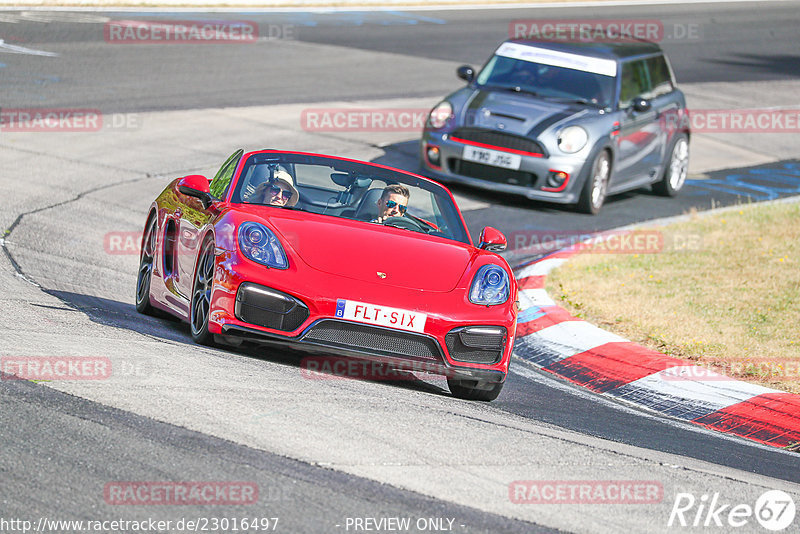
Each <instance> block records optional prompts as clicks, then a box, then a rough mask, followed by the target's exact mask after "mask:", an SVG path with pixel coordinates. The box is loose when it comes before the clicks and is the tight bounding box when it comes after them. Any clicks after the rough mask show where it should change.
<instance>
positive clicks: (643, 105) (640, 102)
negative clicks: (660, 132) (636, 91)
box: [633, 98, 653, 113]
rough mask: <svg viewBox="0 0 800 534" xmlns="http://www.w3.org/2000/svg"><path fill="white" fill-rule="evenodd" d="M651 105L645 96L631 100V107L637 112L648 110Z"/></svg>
mask: <svg viewBox="0 0 800 534" xmlns="http://www.w3.org/2000/svg"><path fill="white" fill-rule="evenodd" d="M652 107H653V105H652V104H651V103H650V101H649V100H647V99H646V98H636V99H634V101H633V109H634V111H637V112H639V113H642V112H644V111H650V108H652Z"/></svg>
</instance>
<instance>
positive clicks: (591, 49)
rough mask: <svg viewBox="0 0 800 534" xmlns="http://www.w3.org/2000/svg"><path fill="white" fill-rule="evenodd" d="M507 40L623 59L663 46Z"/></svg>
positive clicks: (655, 51) (640, 43) (651, 51)
mask: <svg viewBox="0 0 800 534" xmlns="http://www.w3.org/2000/svg"><path fill="white" fill-rule="evenodd" d="M507 42H511V43H518V44H522V45H529V46H535V47H536V48H544V49H547V50H555V51H557V52H567V53H570V54H579V55H582V56H588V57H595V58H599V59H614V60H621V59H625V58H629V57H633V56H642V55H649V54H654V53H657V52H661V47H660V46H658V45H657V44H656V43H651V42H649V41H634V42H620V43H598V42H586V43H579V42H569V43H566V42H555V41H537V40H532V39H509V40H508V41H507Z"/></svg>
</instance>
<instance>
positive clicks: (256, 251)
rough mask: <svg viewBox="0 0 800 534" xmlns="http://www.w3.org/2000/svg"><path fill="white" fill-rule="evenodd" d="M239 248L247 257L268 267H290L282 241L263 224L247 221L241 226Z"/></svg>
mask: <svg viewBox="0 0 800 534" xmlns="http://www.w3.org/2000/svg"><path fill="white" fill-rule="evenodd" d="M239 250H241V251H242V254H244V255H245V256H246V257H248V258H250V259H251V260H253V261H255V262H257V263H260V264H262V265H266V266H267V267H272V268H274V269H288V268H289V261H288V260H287V259H286V252H284V250H283V246H281V242H280V241H278V238H277V237H275V234H274V233H272V231H271V230H270V229H269V228H267V227H266V226H264V225H263V224H259V223H256V222H246V223H244V224H242V225H241V226H240V227H239Z"/></svg>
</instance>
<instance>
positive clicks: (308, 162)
mask: <svg viewBox="0 0 800 534" xmlns="http://www.w3.org/2000/svg"><path fill="white" fill-rule="evenodd" d="M398 186H400V187H398ZM387 188H388V189H387ZM393 191H403V193H402V194H400V195H399V196H398V195H397V194H396V193H393ZM405 192H408V196H407V197H405V196H404V194H405ZM231 201H232V202H235V203H246V204H261V205H265V206H274V207H282V208H290V209H294V210H301V211H307V212H312V213H318V214H323V215H329V216H332V217H341V218H346V219H355V220H361V221H365V222H368V223H369V222H371V223H376V222H380V223H385V224H387V225H390V226H397V227H400V228H405V229H408V230H414V231H418V232H423V233H426V234H429V235H435V236H439V237H444V238H447V239H452V240H455V241H460V242H462V243H469V237H468V234H467V230H466V228H465V227H464V223H463V220H462V218H461V215H460V213H459V211H458V208H457V207H456V206H455V204H454V202H453V200H452V197H451V196H450V194H449V193H448V192H447V190H446V189H444V188H443V187H441V186H439V185H438V184H435V183H432V182H429V181H427V180H423V179H420V178H418V177H415V176H412V175H408V174H405V173H401V172H397V171H393V170H391V169H387V168H383V167H378V166H373V165H369V164H366V163H360V162H356V161H350V160H341V159H337V158H328V157H323V156H316V155H307V154H291V153H276V152H260V153H256V154H252V155H250V156H249V157H248V159H247V161H245V163H244V166H243V167H242V171H241V173H240V175H239V178H238V180H237V182H236V185H235V189H234V191H233V195H232V197H231ZM387 203H388V204H389V205H391V206H392V207H393V208H395V209H392V210H391V215H390V216H391V217H393V218H392V219H391V220H388V221H387V219H388V218H389V217H390V216H387V212H389V211H390V210H388V209H387ZM398 219H399V220H398Z"/></svg>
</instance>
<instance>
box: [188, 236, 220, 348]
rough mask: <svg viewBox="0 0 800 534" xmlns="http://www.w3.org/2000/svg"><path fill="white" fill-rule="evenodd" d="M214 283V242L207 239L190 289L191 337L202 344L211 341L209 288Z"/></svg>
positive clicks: (208, 343)
mask: <svg viewBox="0 0 800 534" xmlns="http://www.w3.org/2000/svg"><path fill="white" fill-rule="evenodd" d="M213 285H214V242H213V241H212V240H208V241H206V242H205V243H204V244H203V249H202V250H201V252H200V257H199V258H198V260H197V272H196V273H195V276H194V289H192V305H191V317H190V320H189V323H190V324H191V327H192V339H194V340H195V341H196V342H197V343H200V344H202V345H210V344H211V343H212V339H213V338H212V335H211V334H210V333H209V331H208V318H209V314H210V313H211V288H212V287H213Z"/></svg>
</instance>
